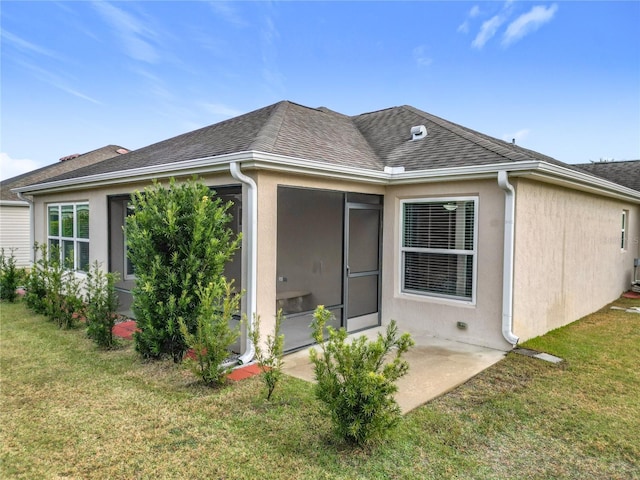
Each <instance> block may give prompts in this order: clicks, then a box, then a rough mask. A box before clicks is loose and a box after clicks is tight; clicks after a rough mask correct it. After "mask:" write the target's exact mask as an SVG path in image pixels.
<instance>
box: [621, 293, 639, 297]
mask: <svg viewBox="0 0 640 480" xmlns="http://www.w3.org/2000/svg"><path fill="white" fill-rule="evenodd" d="M622 296H623V297H624V298H640V293H636V292H626V293H623V294H622Z"/></svg>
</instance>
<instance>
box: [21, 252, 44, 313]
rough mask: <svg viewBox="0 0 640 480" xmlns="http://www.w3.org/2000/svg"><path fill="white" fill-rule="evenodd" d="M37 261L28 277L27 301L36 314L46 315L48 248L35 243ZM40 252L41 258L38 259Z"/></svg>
mask: <svg viewBox="0 0 640 480" xmlns="http://www.w3.org/2000/svg"><path fill="white" fill-rule="evenodd" d="M33 250H34V257H35V258H36V261H35V262H34V264H33V265H32V267H31V270H30V271H29V275H27V284H26V291H27V292H26V294H25V297H24V299H25V301H26V302H27V306H28V307H29V308H30V309H31V310H33V311H34V312H36V313H42V314H46V312H47V302H46V298H47V282H46V278H47V271H48V270H49V257H48V255H47V246H46V245H39V244H38V243H35V244H34V246H33ZM38 252H40V258H39V259H38Z"/></svg>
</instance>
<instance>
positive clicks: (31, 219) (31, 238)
mask: <svg viewBox="0 0 640 480" xmlns="http://www.w3.org/2000/svg"><path fill="white" fill-rule="evenodd" d="M16 194H17V195H18V198H19V199H20V200H22V201H23V202H27V203H28V204H29V263H30V264H31V265H33V264H34V262H35V258H34V251H33V245H34V243H35V225H36V212H35V209H34V208H33V200H29V199H28V198H27V197H25V196H24V195H22V193H21V192H16Z"/></svg>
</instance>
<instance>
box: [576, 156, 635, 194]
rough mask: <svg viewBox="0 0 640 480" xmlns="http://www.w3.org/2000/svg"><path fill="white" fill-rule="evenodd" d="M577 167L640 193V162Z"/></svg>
mask: <svg viewBox="0 0 640 480" xmlns="http://www.w3.org/2000/svg"><path fill="white" fill-rule="evenodd" d="M575 166H576V167H578V168H580V169H582V170H584V171H586V172H589V173H591V174H593V175H597V176H598V177H602V178H606V179H607V180H611V181H612V182H616V183H619V184H620V185H624V186H625V187H629V188H633V189H634V190H638V191H640V160H622V161H607V162H604V161H603V162H591V163H580V164H577V165H575Z"/></svg>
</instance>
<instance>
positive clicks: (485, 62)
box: [0, 0, 640, 179]
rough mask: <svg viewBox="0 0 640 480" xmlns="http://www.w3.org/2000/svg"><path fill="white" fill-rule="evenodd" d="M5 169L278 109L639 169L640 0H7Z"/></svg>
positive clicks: (134, 144) (15, 170)
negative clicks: (632, 163) (310, 110)
mask: <svg viewBox="0 0 640 480" xmlns="http://www.w3.org/2000/svg"><path fill="white" fill-rule="evenodd" d="M0 8H1V21H2V36H1V42H2V43H1V47H2V49H1V58H2V65H1V66H2V71H1V74H2V80H1V93H2V104H1V125H0V126H1V137H0V142H1V144H0V151H1V152H2V153H1V154H0V160H1V163H0V176H1V177H2V178H3V179H4V178H8V177H11V176H14V175H17V174H19V173H21V172H23V171H28V170H30V169H33V168H37V167H40V166H43V165H47V164H50V163H53V162H55V161H57V159H58V158H60V157H63V156H66V155H70V154H72V153H85V152H88V151H91V150H94V149H96V148H100V147H102V146H104V145H108V144H117V145H121V146H123V147H126V148H129V149H136V148H140V147H143V146H145V145H149V144H151V143H155V142H157V141H160V140H163V139H166V138H169V137H172V136H175V135H178V134H181V133H184V132H187V131H190V130H194V129H196V128H199V127H202V126H205V125H210V124H213V123H216V122H219V121H221V120H225V119H227V118H230V117H233V116H236V115H238V114H241V113H246V112H249V111H252V110H255V109H257V108H260V107H263V106H266V105H269V104H272V103H275V102H277V101H280V100H291V101H294V102H297V103H301V104H303V105H307V106H310V107H319V106H326V107H328V108H331V109H333V110H336V111H339V112H341V113H345V114H348V115H356V114H359V113H364V112H369V111H375V110H379V109H383V108H387V107H391V106H396V105H403V104H410V105H413V106H415V107H417V108H420V109H422V110H425V111H427V112H429V113H432V114H434V115H438V116H440V117H443V118H446V119H447V120H450V121H453V122H456V123H459V124H461V125H464V126H466V127H469V128H473V129H475V130H478V131H481V132H483V133H486V134H488V135H492V136H494V137H498V138H503V139H505V140H509V141H511V139H512V138H515V139H516V142H517V143H518V144H519V145H522V146H524V147H527V148H531V149H533V150H537V151H539V152H541V153H544V154H546V155H550V156H552V157H555V158H557V159H558V160H562V161H565V162H567V163H579V162H588V161H589V160H599V159H602V158H606V159H616V160H631V159H638V158H640V28H638V25H640V2H639V1H620V2H616V1H606V2H572V1H551V2H547V1H536V2H526V1H508V2H493V1H492V2H462V1H461V2H457V1H451V2H429V1H423V2H420V1H414V2H338V1H334V2H248V1H242V2H219V1H214V2H204V1H193V2H187V1H181V2H170V1H160V2H152V1H142V2H130V1H117V2H90V1H67V2H64V1H59V2H54V1H49V2H46V1H39V2H27V1H7V0H5V1H3V2H2V5H1V6H0Z"/></svg>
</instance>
